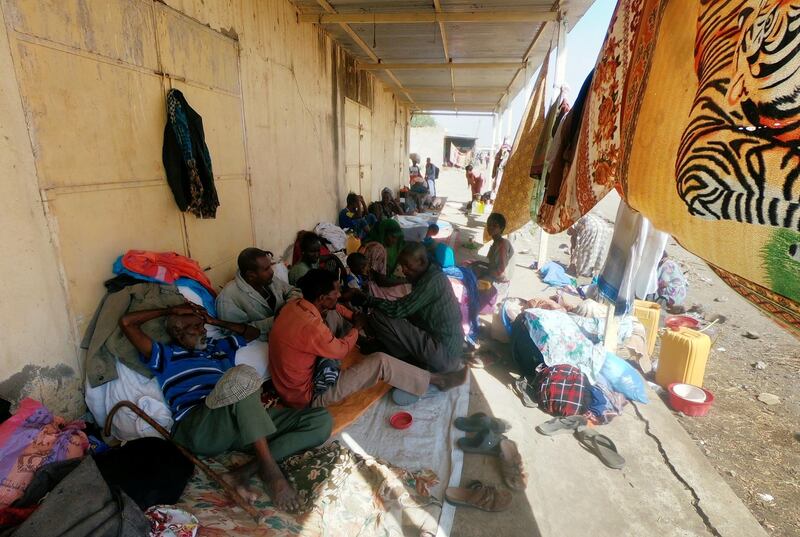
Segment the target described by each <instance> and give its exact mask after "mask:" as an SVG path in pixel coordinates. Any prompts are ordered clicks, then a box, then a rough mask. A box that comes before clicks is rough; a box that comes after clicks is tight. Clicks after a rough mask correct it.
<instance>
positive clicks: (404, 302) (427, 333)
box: [366, 243, 464, 373]
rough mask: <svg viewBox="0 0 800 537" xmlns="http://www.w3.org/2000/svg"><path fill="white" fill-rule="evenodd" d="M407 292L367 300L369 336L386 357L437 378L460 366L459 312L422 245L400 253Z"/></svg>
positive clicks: (450, 292)
mask: <svg viewBox="0 0 800 537" xmlns="http://www.w3.org/2000/svg"><path fill="white" fill-rule="evenodd" d="M398 263H399V265H400V266H401V267H402V268H403V273H404V274H405V276H406V278H408V280H409V281H410V282H411V286H412V288H411V293H410V294H408V295H406V296H404V297H403V298H400V299H399V300H395V301H388V300H382V299H378V298H374V297H367V298H366V306H367V307H369V308H371V309H372V313H371V314H370V319H369V327H370V331H371V333H372V334H373V335H374V336H375V338H376V339H377V340H378V341H379V342H380V343H381V344H382V345H383V347H384V348H385V349H386V352H388V353H389V354H390V355H392V356H394V357H396V358H399V359H401V360H404V361H407V362H409V363H412V364H414V365H417V366H419V367H423V368H425V369H428V370H429V371H433V372H437V373H447V372H451V371H456V370H458V369H460V368H461V367H463V357H462V354H463V343H464V331H463V329H462V328H461V308H460V307H459V305H458V301H457V300H456V297H455V295H454V294H453V288H452V287H451V286H450V281H449V280H448V279H447V276H445V274H444V273H443V272H442V270H441V269H440V268H439V267H438V266H436V265H432V264H431V263H430V262H429V260H428V253H427V250H426V249H425V246H424V245H423V244H421V243H410V244H408V245H407V246H406V247H405V248H404V249H403V251H402V252H401V253H400V257H399V259H398Z"/></svg>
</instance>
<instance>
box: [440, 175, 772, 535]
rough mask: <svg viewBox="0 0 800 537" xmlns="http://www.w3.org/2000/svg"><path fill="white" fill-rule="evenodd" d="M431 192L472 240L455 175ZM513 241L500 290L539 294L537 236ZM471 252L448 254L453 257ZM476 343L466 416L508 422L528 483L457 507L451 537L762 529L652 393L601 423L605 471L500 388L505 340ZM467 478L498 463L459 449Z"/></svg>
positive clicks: (490, 474)
mask: <svg viewBox="0 0 800 537" xmlns="http://www.w3.org/2000/svg"><path fill="white" fill-rule="evenodd" d="M438 189H439V195H443V196H447V197H448V200H449V201H448V206H447V208H446V209H445V210H444V211H443V214H442V216H441V218H442V219H443V220H447V221H449V222H451V223H453V224H454V225H455V226H457V227H458V228H459V232H460V238H459V244H460V243H463V242H465V241H466V240H468V238H469V237H470V236H474V238H475V240H476V242H482V233H483V230H482V226H483V222H485V215H484V216H481V217H473V216H469V217H468V216H465V215H464V214H463V213H461V212H459V208H460V206H461V203H462V202H464V201H466V197H467V190H466V182H465V180H464V177H463V172H460V171H455V170H443V171H442V174H441V176H440V179H439V181H438ZM601 212H602V213H603V215H604V216H606V217H608V218H610V219H612V220H613V218H614V214H615V212H616V203H615V202H614V200H613V199H609V200H607V201H606V202H605V203H603V208H602V210H601ZM565 239H566V236H565V235H563V236H555V237H551V238H550V243H549V252H550V254H549V255H550V258H551V259H561V258H563V254H561V253H560V250H559V246H560V245H561V244H564V243H566V242H568V241H566V240H565ZM514 244H515V248H516V250H517V252H518V254H520V255H518V259H517V268H516V272H515V276H514V281H513V284H512V289H511V293H510V295H511V296H520V297H523V298H531V297H533V296H545V294H546V289H545V286H544V285H543V284H542V283H541V282H540V280H539V278H538V277H537V276H536V274H535V272H534V271H532V270H530V269H528V268H527V266H528V265H529V264H530V263H531V262H532V261H533V256H535V255H536V253H537V252H538V241H537V240H536V239H534V238H533V237H531V235H530V234H529V233H527V232H522V233H520V234H517V236H515V237H514ZM485 249H486V248H483V249H482V250H485ZM525 251H527V252H528V253H527V254H526V253H524V252H525ZM531 254H533V255H531ZM474 255H475V254H474V253H472V252H470V251H468V250H465V249H460V251H458V252H457V256H458V259H459V260H460V261H461V260H463V259H465V258H469V257H472V256H474ZM484 333H488V329H487V330H486V331H485V332H484ZM484 345H485V347H488V348H491V349H492V350H495V351H496V354H497V355H498V356H499V357H500V359H499V360H498V361H497V362H496V363H495V364H493V365H492V366H490V367H488V368H487V369H485V370H480V369H478V370H476V369H473V370H472V375H473V378H472V386H471V392H470V413H472V412H478V411H483V412H487V413H490V414H492V415H495V416H498V417H501V418H503V419H505V420H507V421H509V422H510V423H511V424H512V429H511V431H510V432H509V433H508V434H507V435H508V436H509V437H510V438H511V439H513V440H514V441H516V442H517V444H518V446H519V449H520V453H521V454H522V457H523V459H524V462H525V466H526V469H527V471H528V474H529V479H528V483H529V484H528V488H527V490H526V491H525V492H524V493H519V492H517V493H515V495H514V501H513V504H512V506H511V508H510V509H509V510H508V511H505V512H503V513H486V512H483V511H478V510H475V509H469V508H463V507H462V508H459V509H458V510H457V512H456V517H455V521H454V525H453V529H452V531H451V535H452V536H454V537H473V536H476V537H477V536H488V535H502V536H523V535H524V536H526V537H535V536H537V535H541V536H544V537H551V536H553V537H570V536H576V537H577V536H580V537H585V536H586V535H591V536H592V537H604V536H609V537H610V536H615V537H617V536H625V537H628V536H631V537H633V536H651V535H652V536H663V537H671V536H675V537H678V536H681V537H686V536H707V535H712V536H723V537H729V536H730V537H738V536H741V537H758V536H766V533H765V532H764V530H763V529H762V528H761V526H760V525H759V524H758V522H757V521H756V519H755V518H754V517H753V516H752V514H751V513H750V511H749V510H748V509H747V508H746V507H745V506H744V504H743V503H742V502H741V501H740V500H739V498H738V497H737V496H736V495H735V494H734V493H733V491H732V490H731V489H730V487H729V486H728V485H727V484H726V483H725V481H724V480H723V479H722V478H721V477H720V476H719V475H718V474H717V473H716V471H715V470H714V468H713V467H712V466H711V464H710V463H709V462H708V460H707V459H706V457H705V456H704V455H703V454H702V453H701V452H700V451H699V450H698V448H697V447H696V446H695V444H694V443H693V442H692V440H691V439H690V438H689V436H688V434H687V433H686V432H685V430H684V429H683V428H682V427H681V426H680V424H679V423H678V422H677V421H676V420H675V418H674V416H673V414H672V412H671V411H670V410H669V409H668V408H667V407H666V405H665V404H664V403H663V402H662V401H661V399H659V397H658V396H657V395H656V394H654V393H652V392H651V393H650V399H651V402H650V403H649V404H647V405H641V404H635V405H633V404H631V405H628V406H627V407H626V412H625V414H624V415H623V416H620V417H619V418H617V419H616V420H614V421H613V422H612V423H610V424H608V425H605V426H602V432H603V434H606V435H607V436H609V437H610V438H611V439H612V440H613V441H614V442H615V443H616V445H617V447H618V449H619V451H620V453H621V454H622V455H623V456H624V457H625V458H626V461H627V464H626V466H625V468H624V469H623V470H621V471H620V470H611V469H608V468H606V467H605V466H604V465H603V464H602V463H601V462H600V460H599V459H597V458H596V457H595V456H594V455H592V454H591V453H589V452H587V451H586V450H584V449H583V448H582V447H581V445H580V444H579V443H578V441H577V440H576V439H575V438H573V437H572V436H570V435H561V436H556V437H545V436H542V435H540V434H538V433H537V432H536V431H535V429H534V428H535V426H536V425H538V424H539V423H541V422H543V421H546V420H547V419H549V418H550V416H548V415H546V414H545V413H543V412H541V411H539V410H538V409H531V408H525V407H524V406H523V405H522V404H521V402H520V401H519V399H518V398H517V397H516V396H515V395H514V394H513V392H512V391H511V390H510V388H509V385H510V383H511V382H512V380H513V377H512V375H511V373H510V371H513V368H512V367H511V366H510V357H508V353H507V352H506V351H507V349H506V348H505V346H503V345H501V344H498V343H496V342H489V343H485V344H484ZM474 479H479V480H481V481H483V482H484V483H488V484H494V485H498V486H500V487H502V486H503V485H502V478H501V476H500V469H499V462H498V460H497V459H496V458H494V457H486V456H480V455H469V454H468V455H466V457H465V463H464V471H463V473H462V484H464V485H465V484H467V483H469V482H470V481H471V480H474Z"/></svg>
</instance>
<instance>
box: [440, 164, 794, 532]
mask: <svg viewBox="0 0 800 537" xmlns="http://www.w3.org/2000/svg"><path fill="white" fill-rule="evenodd" d="M438 188H439V189H440V191H441V192H442V194H444V195H449V203H448V209H447V210H446V211H445V214H443V216H442V218H443V219H445V220H451V221H453V222H454V223H457V224H458V226H459V228H460V230H461V231H460V233H461V236H460V238H459V243H463V242H465V241H466V240H467V239H468V238H469V237H470V236H473V237H474V239H475V240H476V241H477V242H482V227H481V226H482V223H483V221H485V215H484V216H482V217H477V218H476V217H466V216H465V217H463V218H461V217H455V218H453V217H450V216H448V214H447V213H450V212H452V210H453V208H454V207H458V206H459V205H458V202H459V201H460V200H462V199H463V200H464V201H466V198H467V191H466V188H467V187H466V181H465V180H464V177H463V171H459V170H454V169H449V170H443V172H442V176H441V177H440V180H439V187H438ZM602 205H603V206H604V207H601V208H600V209H599V210H600V212H601V213H602V214H603V216H605V217H607V218H609V219H611V220H612V221H613V218H614V214H615V209H614V207H615V205H616V204H615V203H607V202H606V203H603V204H602ZM512 240H513V241H514V245H515V249H516V251H517V252H518V254H519V255H518V259H517V269H516V270H518V271H519V270H528V269H527V268H526V267H527V266H528V265H529V264H530V263H531V262H533V261H534V260H535V257H536V255H537V252H538V240H537V239H536V237H535V235H531V233H530V232H529V231H527V230H523V231H521V232H518V233H515V234H514V235H513V236H512ZM568 244H569V240H568V237H567V236H566V235H565V234H562V235H556V236H551V237H550V243H549V248H548V250H549V256H550V259H552V260H555V261H558V262H561V263H565V264H566V263H567V261H568V259H569V257H568V247H567V245H568ZM667 250H668V252H669V254H670V255H671V256H673V257H674V258H676V259H678V260H679V261H680V263H681V264H682V266H683V268H684V271H685V272H686V274H687V276H688V278H689V281H690V285H691V288H690V291H689V297H688V299H687V304H688V305H689V306H691V305H694V304H697V305H698V306H697V307H698V309H699V310H700V311H701V312H702V315H703V316H704V317H705V318H706V319H712V318H713V317H714V316H715V315H717V316H722V320H723V321H724V322H717V324H716V325H715V326H713V327H712V328H711V329H710V330H709V333H710V334H711V337H712V341H713V345H712V351H711V355H710V357H709V360H708V365H707V368H706V375H705V387H706V388H707V389H709V390H710V391H711V392H713V393H714V395H715V398H716V401H715V403H714V406H713V407H712V409H711V411H710V413H709V415H708V416H706V417H701V418H692V417H686V416H683V415H680V414H678V413H676V414H675V415H676V419H678V421H679V423H680V424H681V425H682V426H683V427H684V428H685V429H686V430H687V432H688V433H689V434H690V435H691V437H692V438H693V439H694V441H695V442H696V443H697V445H698V447H699V448H700V449H701V451H703V453H705V454H706V456H707V457H708V459H709V460H710V461H711V463H712V464H713V465H714V467H715V468H716V469H717V471H718V472H719V474H720V475H721V476H722V478H723V479H725V480H726V481H727V482H728V483H729V485H730V486H731V487H732V489H733V490H734V491H735V492H736V494H737V495H738V496H739V497H740V498H741V499H742V501H743V502H744V503H745V504H746V505H747V506H748V508H749V509H750V510H751V512H752V513H753V514H754V515H755V517H756V518H757V520H758V521H759V522H760V523H761V525H762V526H763V527H764V528H765V529H766V530H767V532H768V533H769V534H770V535H774V536H775V537H795V536H798V535H800V395H799V394H798V391H800V390H798V388H800V341H798V340H797V339H795V338H794V337H793V336H791V335H790V334H789V333H788V332H786V331H785V330H784V329H783V328H781V327H780V326H778V325H777V324H775V323H774V322H772V321H771V320H770V319H768V318H767V317H765V316H763V315H762V314H761V313H760V312H759V311H758V310H757V309H756V308H755V307H754V306H752V305H751V304H750V303H748V302H747V301H746V300H744V299H743V298H742V297H741V296H739V295H738V294H737V293H735V292H734V291H733V290H731V289H730V288H729V287H728V286H726V285H725V284H724V283H723V282H722V281H721V280H720V279H719V278H718V277H717V276H716V275H714V274H713V273H712V272H711V270H710V269H709V268H708V267H707V266H706V264H705V263H704V262H703V261H702V260H701V259H699V258H698V257H696V256H694V255H693V254H691V253H689V252H687V251H686V250H684V249H683V248H681V247H680V246H679V245H678V244H676V243H675V242H674V241H670V244H669V245H668V248H667ZM464 253H465V250H463V249H461V251H460V252H459V256H462V254H464ZM662 320H663V315H662ZM748 333H749V334H748ZM745 334H748V336H749V337H748V336H746V335H745ZM657 356H658V348H656V357H657ZM763 393H769V394H773V395H776V396H777V397H778V398H779V400H780V401H779V402H778V403H777V404H773V405H767V404H765V403H763V402H761V401H759V400H758V396H759V395H760V394H763Z"/></svg>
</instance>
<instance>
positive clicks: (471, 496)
mask: <svg viewBox="0 0 800 537" xmlns="http://www.w3.org/2000/svg"><path fill="white" fill-rule="evenodd" d="M444 497H445V499H446V500H447V501H448V502H449V503H452V504H453V505H463V506H466V507H474V508H476V509H480V510H482V511H489V512H492V513H498V512H500V511H505V510H506V509H508V508H509V506H510V505H511V493H510V492H508V491H507V490H497V488H495V487H492V486H487V485H484V484H483V483H481V482H480V481H473V482H472V483H470V484H469V486H467V487H466V488H463V487H449V488H448V489H447V490H445V491H444Z"/></svg>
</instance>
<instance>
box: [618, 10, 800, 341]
mask: <svg viewBox="0 0 800 537" xmlns="http://www.w3.org/2000/svg"><path fill="white" fill-rule="evenodd" d="M635 3H636V2H635ZM643 3H644V4H647V3H648V2H647V1H645V2H643ZM653 3H655V4H663V5H659V6H658V8H657V10H656V11H654V12H653V13H654V14H655V16H656V18H660V24H659V27H658V44H657V46H656V47H655V48H654V50H653V51H652V57H651V58H650V59H649V62H650V71H649V76H648V79H647V83H646V89H645V91H644V92H643V94H642V97H641V100H640V103H639V104H638V114H637V118H636V120H635V127H633V129H634V130H633V132H632V141H633V143H632V147H631V151H630V159H629V163H628V169H627V173H626V175H625V180H624V181H623V186H624V192H625V197H626V199H627V200H628V203H629V204H630V205H631V206H632V207H633V208H635V209H637V210H639V211H641V212H642V213H644V214H645V215H646V216H647V217H648V218H649V219H650V220H651V221H652V222H653V225H655V226H656V227H657V228H659V229H662V230H664V231H667V232H668V233H670V234H672V235H673V236H674V237H675V238H676V239H677V240H678V241H679V242H680V243H681V245H683V246H684V247H685V248H686V249H688V250H690V251H692V252H694V253H695V254H697V255H699V256H700V257H702V258H703V259H705V260H706V261H708V263H709V265H710V266H711V268H712V269H714V271H715V272H716V273H717V274H718V275H719V276H720V277H721V278H722V279H723V280H724V281H725V282H726V283H728V284H729V285H731V286H732V287H733V288H734V289H735V290H736V291H738V292H739V293H741V294H742V295H743V296H744V297H745V298H747V299H748V300H750V301H751V302H753V303H754V304H756V305H757V306H759V307H760V308H761V309H762V310H764V311H765V312H766V313H767V314H769V315H770V316H772V317H773V318H774V319H775V320H777V321H778V322H779V323H781V324H783V325H784V326H786V327H788V328H789V329H791V330H792V331H793V332H794V333H795V334H796V335H800V254H798V249H799V248H800V246H798V245H800V0H729V1H726V2H719V1H714V0H673V1H670V2H663V0H659V1H657V2H653ZM687 13H693V14H696V16H695V17H694V21H696V22H695V23H694V24H686V14H687Z"/></svg>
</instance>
